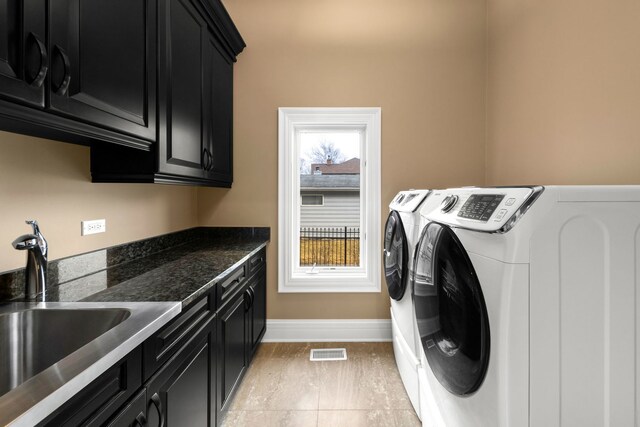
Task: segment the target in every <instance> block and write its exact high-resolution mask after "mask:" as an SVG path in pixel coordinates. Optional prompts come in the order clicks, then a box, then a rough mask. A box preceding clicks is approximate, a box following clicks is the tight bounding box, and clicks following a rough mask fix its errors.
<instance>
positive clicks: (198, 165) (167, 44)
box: [158, 0, 207, 178]
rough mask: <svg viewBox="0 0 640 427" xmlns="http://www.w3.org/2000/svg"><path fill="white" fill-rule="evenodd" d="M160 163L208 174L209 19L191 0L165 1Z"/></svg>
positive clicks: (178, 171)
mask: <svg viewBox="0 0 640 427" xmlns="http://www.w3.org/2000/svg"><path fill="white" fill-rule="evenodd" d="M160 8H161V10H160V22H159V24H158V27H159V30H160V32H159V38H160V52H159V64H160V65H159V70H158V73H159V74H158V75H159V79H160V81H161V82H165V83H164V85H163V86H162V87H160V92H159V108H160V128H159V129H160V130H159V135H158V141H159V143H158V169H159V172H161V173H166V174H173V175H181V176H191V177H196V178H204V169H203V153H204V147H203V145H202V142H203V140H204V128H205V125H204V114H203V108H204V105H203V104H204V98H205V85H204V79H203V73H204V72H205V69H204V65H205V59H204V53H205V47H206V39H207V24H206V22H205V20H204V19H203V18H202V16H201V15H200V13H199V12H198V10H197V9H196V8H195V6H194V5H193V4H192V3H191V2H190V1H189V0H161V1H160Z"/></svg>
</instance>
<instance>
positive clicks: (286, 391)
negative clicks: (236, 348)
mask: <svg viewBox="0 0 640 427" xmlns="http://www.w3.org/2000/svg"><path fill="white" fill-rule="evenodd" d="M310 348H311V347H309V346H308V345H305V344H283V343H277V344H269V343H266V344H262V345H261V346H260V349H259V350H258V353H257V354H256V356H255V358H254V360H253V361H252V363H251V366H250V367H249V370H248V371H247V373H246V375H245V377H244V379H243V381H242V383H241V384H240V388H239V389H238V392H237V393H236V395H235V397H234V398H233V401H232V402H231V406H230V408H229V409H230V410H231V411H241V410H261V411H286V410H316V409H318V398H319V387H318V369H317V366H316V365H315V364H314V362H310V361H309V351H310Z"/></svg>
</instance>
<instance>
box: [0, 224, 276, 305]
mask: <svg viewBox="0 0 640 427" xmlns="http://www.w3.org/2000/svg"><path fill="white" fill-rule="evenodd" d="M268 241H269V229H268V228H208V227H199V228H195V229H190V230H185V231H183V232H178V233H172V234H169V235H165V236H160V237H156V238H152V239H145V240H142V241H139V242H133V243H130V244H125V245H119V246H116V247H113V248H108V249H104V250H101V251H95V252H90V253H87V254H83V255H79V256H76V257H69V258H66V259H63V260H58V261H54V262H53V263H50V271H49V272H48V275H47V278H48V280H49V282H50V283H49V285H48V290H47V292H46V300H47V301H48V302H71V301H87V302H141V301H177V302H182V306H183V307H184V306H186V305H188V304H189V303H190V302H192V301H193V300H194V299H196V298H197V297H198V296H200V295H202V294H204V293H205V292H207V291H208V290H209V289H210V288H211V287H212V286H214V285H215V284H216V283H217V282H219V281H220V280H222V279H224V277H225V276H226V275H227V274H229V273H231V271H232V270H234V269H235V267H236V266H239V265H241V264H242V263H243V262H245V261H246V260H247V259H248V258H249V257H251V256H252V255H253V254H255V253H257V252H258V251H259V250H260V249H262V248H263V247H265V246H266V244H267V242H268ZM21 274H23V270H15V271H13V272H8V273H5V274H3V275H0V285H2V284H3V281H4V284H5V285H7V286H9V287H11V286H13V287H14V288H18V289H19V288H20V282H21V280H20V279H21ZM22 283H23V282H22ZM52 283H53V285H52ZM18 298H20V297H18Z"/></svg>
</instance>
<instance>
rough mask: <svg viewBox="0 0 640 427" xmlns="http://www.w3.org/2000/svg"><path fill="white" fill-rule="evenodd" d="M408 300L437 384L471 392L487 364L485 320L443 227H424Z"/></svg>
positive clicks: (470, 274) (469, 269)
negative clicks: (410, 295) (412, 306)
mask: <svg viewBox="0 0 640 427" xmlns="http://www.w3.org/2000/svg"><path fill="white" fill-rule="evenodd" d="M414 267H415V268H414V282H413V301H414V306H415V311H416V317H417V323H418V331H419V333H420V341H421V342H422V348H423V349H424V352H425V355H426V356H427V361H428V363H429V367H430V368H431V370H432V371H433V374H434V375H435V377H436V378H437V379H438V381H439V382H440V384H442V385H443V386H444V388H446V389H447V390H449V391H450V392H451V393H453V394H455V395H460V396H464V395H468V394H471V393H473V392H474V391H476V390H477V389H478V388H479V387H480V385H481V384H482V381H483V380H484V377H485V374H486V372H487V368H488V365H489V348H490V333H489V318H488V315H487V308H486V305H485V301H484V296H483V295H482V288H481V286H480V282H479V281H478V277H477V275H476V272H475V270H474V268H473V265H472V264H471V260H470V259H469V256H468V255H467V252H466V250H465V249H464V247H463V246H462V244H461V243H460V240H458V238H457V237H456V235H455V234H454V232H453V231H452V230H451V229H450V228H449V227H447V226H445V225H442V224H439V223H435V222H432V223H429V224H428V225H427V226H426V227H425V228H424V230H423V231H422V235H421V237H420V241H419V242H418V247H417V249H416V259H415V264H414Z"/></svg>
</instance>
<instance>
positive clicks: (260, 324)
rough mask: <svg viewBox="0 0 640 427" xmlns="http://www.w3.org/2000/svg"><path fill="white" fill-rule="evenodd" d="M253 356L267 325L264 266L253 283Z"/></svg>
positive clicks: (251, 287)
mask: <svg viewBox="0 0 640 427" xmlns="http://www.w3.org/2000/svg"><path fill="white" fill-rule="evenodd" d="M249 287H250V289H251V299H252V304H251V356H253V353H254V352H255V351H256V348H257V347H258V344H260V340H261V339H262V336H263V335H264V332H265V330H266V326H267V276H266V270H265V269H264V268H263V269H262V270H261V271H260V273H258V274H257V275H256V276H254V278H253V280H252V281H251V284H250V285H249Z"/></svg>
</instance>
